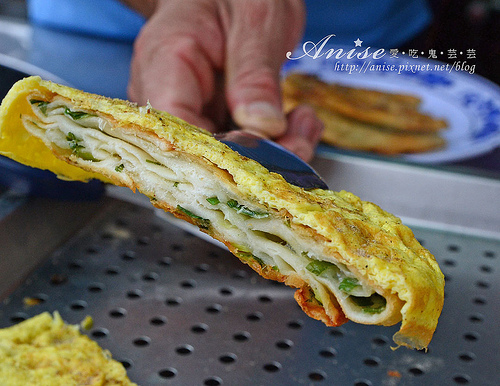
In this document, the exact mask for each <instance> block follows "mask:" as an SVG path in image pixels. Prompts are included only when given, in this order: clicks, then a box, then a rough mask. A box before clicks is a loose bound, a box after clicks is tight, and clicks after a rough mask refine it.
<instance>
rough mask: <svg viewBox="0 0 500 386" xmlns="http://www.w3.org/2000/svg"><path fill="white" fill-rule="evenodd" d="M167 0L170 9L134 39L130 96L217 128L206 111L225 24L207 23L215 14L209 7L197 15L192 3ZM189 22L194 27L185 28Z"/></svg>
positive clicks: (212, 88) (193, 122)
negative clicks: (222, 29) (219, 25)
mask: <svg viewBox="0 0 500 386" xmlns="http://www.w3.org/2000/svg"><path fill="white" fill-rule="evenodd" d="M162 4H166V5H163V7H165V8H166V9H164V8H162V9H159V10H157V13H155V15H154V16H153V17H152V18H151V19H150V20H149V21H148V23H147V24H146V26H145V27H144V28H143V30H142V31H141V34H140V35H139V37H138V39H137V40H136V42H135V45H134V55H133V58H132V65H131V75H130V81H129V89H128V92H129V97H130V98H131V99H132V100H134V101H135V102H137V103H140V104H145V103H146V102H147V101H149V102H150V104H151V105H152V106H153V107H154V108H157V109H160V110H164V111H167V112H169V113H171V114H173V115H175V116H178V117H179V118H182V119H184V120H186V121H188V122H189V123H192V124H194V125H197V126H200V127H203V128H205V129H208V130H211V131H213V130H215V127H214V124H213V122H212V121H211V120H210V119H208V118H207V117H206V116H204V115H203V114H204V106H206V104H207V103H208V101H210V100H211V99H212V98H213V95H214V82H215V79H214V74H215V70H214V67H215V66H216V65H217V64H216V63H215V62H214V60H215V59H214V57H215V56H217V55H219V56H222V53H221V51H222V44H221V41H222V37H221V32H220V27H219V28H218V27H214V26H212V25H208V24H209V23H210V21H211V20H213V19H214V18H213V17H212V15H211V14H210V12H209V9H208V8H205V9H204V11H205V12H207V13H208V15H207V14H202V13H201V12H194V15H193V8H192V7H188V4H187V2H186V3H183V2H164V3H163V2H162ZM174 6H175V9H174ZM160 11H161V12H160ZM174 16H175V18H174ZM188 23H193V24H194V27H193V28H188V29H186V26H187V25H191V24H188ZM207 35H212V39H208V38H207Z"/></svg>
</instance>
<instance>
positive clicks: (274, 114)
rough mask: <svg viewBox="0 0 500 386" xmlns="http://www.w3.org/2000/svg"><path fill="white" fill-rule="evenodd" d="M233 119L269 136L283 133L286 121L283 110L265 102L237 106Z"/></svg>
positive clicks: (243, 125) (241, 124)
mask: <svg viewBox="0 0 500 386" xmlns="http://www.w3.org/2000/svg"><path fill="white" fill-rule="evenodd" d="M233 118H234V121H235V122H236V123H237V124H238V125H240V126H242V127H250V128H254V129H257V130H259V131H261V132H263V133H264V134H267V135H269V136H271V137H274V136H279V135H281V134H283V132H284V131H285V129H286V121H285V116H284V114H283V112H282V111H281V110H280V109H278V108H276V107H275V106H273V105H272V104H270V103H267V102H253V103H250V104H248V105H240V106H238V107H237V108H236V109H235V111H234V114H233Z"/></svg>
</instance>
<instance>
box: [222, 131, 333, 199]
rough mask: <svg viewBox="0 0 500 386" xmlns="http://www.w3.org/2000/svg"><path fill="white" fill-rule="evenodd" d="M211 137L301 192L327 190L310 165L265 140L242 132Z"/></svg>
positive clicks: (230, 132)
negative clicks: (278, 175) (257, 163)
mask: <svg viewBox="0 0 500 386" xmlns="http://www.w3.org/2000/svg"><path fill="white" fill-rule="evenodd" d="M215 138H216V139H218V140H219V141H221V142H223V143H225V144H226V145H227V146H229V147H230V148H231V149H232V150H234V151H236V152H238V153H240V154H241V155H242V156H245V157H248V158H251V159H253V160H255V161H257V162H259V163H260V164H261V165H262V166H264V167H265V168H267V169H268V170H269V171H271V172H275V173H278V174H281V175H282V176H283V178H284V179H285V180H286V181H287V182H289V183H290V184H292V185H296V186H299V187H301V188H304V189H316V188H320V189H328V186H327V185H326V183H325V181H323V179H322V178H321V177H320V176H319V175H318V174H317V173H316V172H315V171H314V169H313V168H312V167H311V166H309V165H308V164H307V163H306V162H304V161H303V160H301V159H300V158H299V157H297V156H296V155H295V154H293V153H291V152H290V151H288V150H286V149H285V148H284V147H282V146H280V145H278V144H277V143H275V142H273V141H271V140H269V139H265V138H261V137H259V136H256V135H253V134H251V133H248V132H246V131H242V130H232V131H227V132H224V133H218V134H215Z"/></svg>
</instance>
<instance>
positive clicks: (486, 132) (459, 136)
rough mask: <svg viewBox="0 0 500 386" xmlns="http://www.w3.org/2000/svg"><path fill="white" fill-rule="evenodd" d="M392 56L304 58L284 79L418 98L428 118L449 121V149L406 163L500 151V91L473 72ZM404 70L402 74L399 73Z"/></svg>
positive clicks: (411, 157) (411, 158)
mask: <svg viewBox="0 0 500 386" xmlns="http://www.w3.org/2000/svg"><path fill="white" fill-rule="evenodd" d="M302 54H303V52H302ZM298 56H299V54H297V55H293V56H292V57H298ZM388 56H389V55H386V56H385V57H383V58H381V59H377V60H374V59H373V58H370V59H368V58H367V59H362V60H361V59H356V58H352V59H346V58H342V59H335V58H334V57H330V58H328V59H326V57H325V56H322V57H318V58H315V59H314V58H312V57H304V58H301V59H298V60H289V61H287V63H286V64H285V66H284V69H283V74H284V75H285V74H286V73H288V72H292V71H293V72H303V73H309V74H315V75H317V76H319V77H320V78H321V79H323V80H324V81H327V82H338V83H341V84H345V85H348V86H358V87H365V88H373V89H378V90H381V91H388V92H401V93H408V94H413V95H415V96H419V97H420V98H421V99H422V105H421V109H422V111H423V112H425V113H428V114H430V115H432V116H435V117H439V118H444V119H446V120H447V121H448V124H449V127H448V129H446V130H445V131H444V132H443V136H444V137H445V138H446V141H447V146H446V147H445V148H443V149H441V150H438V151H433V152H425V153H418V154H408V155H401V156H400V157H401V158H403V159H405V160H409V161H415V162H421V163H440V162H450V161H458V160H463V159H466V158H470V157H474V156H477V155H480V154H482V153H486V152H488V151H490V150H493V149H494V148H496V147H497V146H500V87H498V86H497V85H496V84H494V83H492V82H490V81H488V80H486V79H484V78H482V77H480V76H478V75H475V74H473V71H472V70H471V69H470V68H469V71H470V72H467V71H465V69H461V70H459V71H457V70H456V69H455V68H451V65H450V66H449V67H448V70H446V68H445V69H444V70H439V69H438V67H435V65H437V66H441V65H444V66H446V64H444V63H442V62H438V61H434V60H428V59H420V58H419V59H414V58H409V57H404V56H401V55H399V58H388ZM463 61H464V60H462V63H463ZM468 62H469V63H470V62H471V61H470V60H469V61H468ZM342 64H343V65H344V66H345V65H348V66H352V67H349V68H351V69H353V72H352V73H349V72H348V71H345V67H344V69H343V68H342V67H341V65H342ZM377 64H378V65H380V67H378V69H377V68H376V67H373V66H375V65H377ZM383 65H385V68H386V69H387V68H389V66H391V65H394V66H395V67H394V69H395V70H394V71H387V70H385V71H384V70H382V66H383ZM404 65H420V66H421V67H420V68H416V67H414V70H415V69H416V71H413V72H412V71H410V69H409V67H407V68H405V67H400V66H404ZM427 65H429V66H427ZM423 66H426V67H425V68H423ZM399 69H402V71H401V72H399V73H398V70H399ZM405 70H407V71H405Z"/></svg>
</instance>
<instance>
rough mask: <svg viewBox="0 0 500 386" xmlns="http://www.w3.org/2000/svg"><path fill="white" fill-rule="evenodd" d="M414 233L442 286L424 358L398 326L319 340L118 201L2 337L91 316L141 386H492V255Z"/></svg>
mask: <svg viewBox="0 0 500 386" xmlns="http://www.w3.org/2000/svg"><path fill="white" fill-rule="evenodd" d="M415 233H416V235H417V237H418V238H419V240H420V241H421V242H422V243H423V244H424V246H426V247H427V248H428V249H430V250H431V251H432V252H433V253H434V254H435V256H436V258H437V260H438V261H439V263H440V265H441V267H442V270H443V272H444V273H445V275H446V278H447V281H446V299H445V307H444V311H443V314H442V316H441V318H440V322H439V326H438V329H437V331H436V333H435V336H434V339H433V341H432V342H431V345H430V347H429V351H428V352H427V353H425V352H422V351H411V350H408V349H405V348H400V349H398V350H396V351H393V350H391V346H392V345H393V344H392V339H391V336H392V334H393V333H394V332H396V331H397V329H398V327H397V326H394V327H378V326H363V325H357V324H354V323H347V324H345V325H344V326H342V327H338V328H328V327H325V326H324V325H323V324H321V323H320V322H317V321H315V320H312V319H310V318H308V317H307V316H306V315H305V314H304V313H303V312H302V311H301V310H300V309H299V307H298V305H297V304H296V303H295V301H294V300H293V290H292V289H290V288H288V287H285V286H283V285H281V284H277V283H273V282H270V281H267V280H264V279H262V278H260V277H259V276H258V275H257V274H255V273H254V272H253V271H251V270H250V269H249V268H248V267H246V266H245V265H243V264H242V263H240V262H239V261H238V260H237V259H236V258H235V257H234V256H232V255H231V254H230V253H229V252H227V251H225V250H223V249H221V248H218V247H217V246H215V245H213V244H210V243H207V242H205V241H203V240H201V239H199V238H197V237H194V236H192V235H190V234H188V233H186V232H185V231H182V230H180V229H178V228H176V227H175V226H173V225H170V224H169V223H167V222H165V221H164V220H162V219H160V218H158V217H157V216H155V215H154V212H153V211H152V210H150V209H147V208H144V207H141V206H136V205H133V204H130V203H126V202H121V201H118V200H116V202H114V204H113V205H109V206H108V207H107V208H106V209H105V210H104V211H103V212H102V213H101V214H100V215H99V216H98V217H97V218H95V219H94V220H92V222H91V223H89V224H88V225H87V226H86V227H85V228H84V229H82V231H81V232H80V233H79V234H78V235H76V236H75V237H73V238H71V239H70V240H69V241H68V242H66V243H65V244H64V245H63V246H62V247H60V248H59V249H58V250H56V251H55V252H54V253H53V254H52V255H51V256H50V257H49V258H48V259H47V260H46V261H45V262H44V263H43V264H42V266H40V267H39V268H38V269H37V270H36V271H35V272H33V273H32V274H31V275H30V277H29V278H28V279H27V280H26V281H25V282H24V284H22V285H21V286H20V287H18V288H17V289H16V290H15V291H14V292H13V293H12V294H11V296H10V297H9V298H8V299H7V300H6V301H4V304H3V305H2V306H1V307H0V327H7V326H10V325H12V324H14V323H17V322H19V321H21V320H24V319H26V318H28V317H31V316H34V315H36V314H38V313H40V312H43V311H51V312H52V311H56V310H57V311H59V312H60V313H61V315H62V317H63V318H64V319H65V320H66V321H67V322H69V323H79V322H80V321H81V320H82V319H83V318H84V317H85V316H86V315H91V316H92V318H93V319H94V326H93V328H92V329H91V330H90V331H88V332H87V334H88V335H89V336H90V337H91V338H92V339H95V340H96V341H97V342H98V343H99V344H100V345H101V346H102V347H104V348H107V349H109V350H110V351H111V352H112V354H113V356H114V358H116V359H117V360H119V361H121V362H122V363H123V364H124V365H125V367H126V368H127V371H128V374H129V376H130V378H131V379H132V380H133V381H135V382H137V383H138V384H140V385H156V384H171V385H208V386H216V385H296V384H300V385H302V384H314V385H316V384H318V385H320V384H324V385H355V386H366V385H458V384H471V385H498V384H499V380H500V377H499V370H498V368H499V365H500V350H499V348H500V324H499V323H498V317H499V311H500V278H499V275H498V273H499V272H500V243H499V242H498V241H497V240H490V239H481V238H476V237H469V236H464V235H459V234H453V233H443V232H436V231H434V230H432V231H431V230H426V229H415ZM26 297H32V298H36V299H39V304H38V305H35V306H31V307H27V306H25V305H24V303H23V299H24V298H26Z"/></svg>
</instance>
